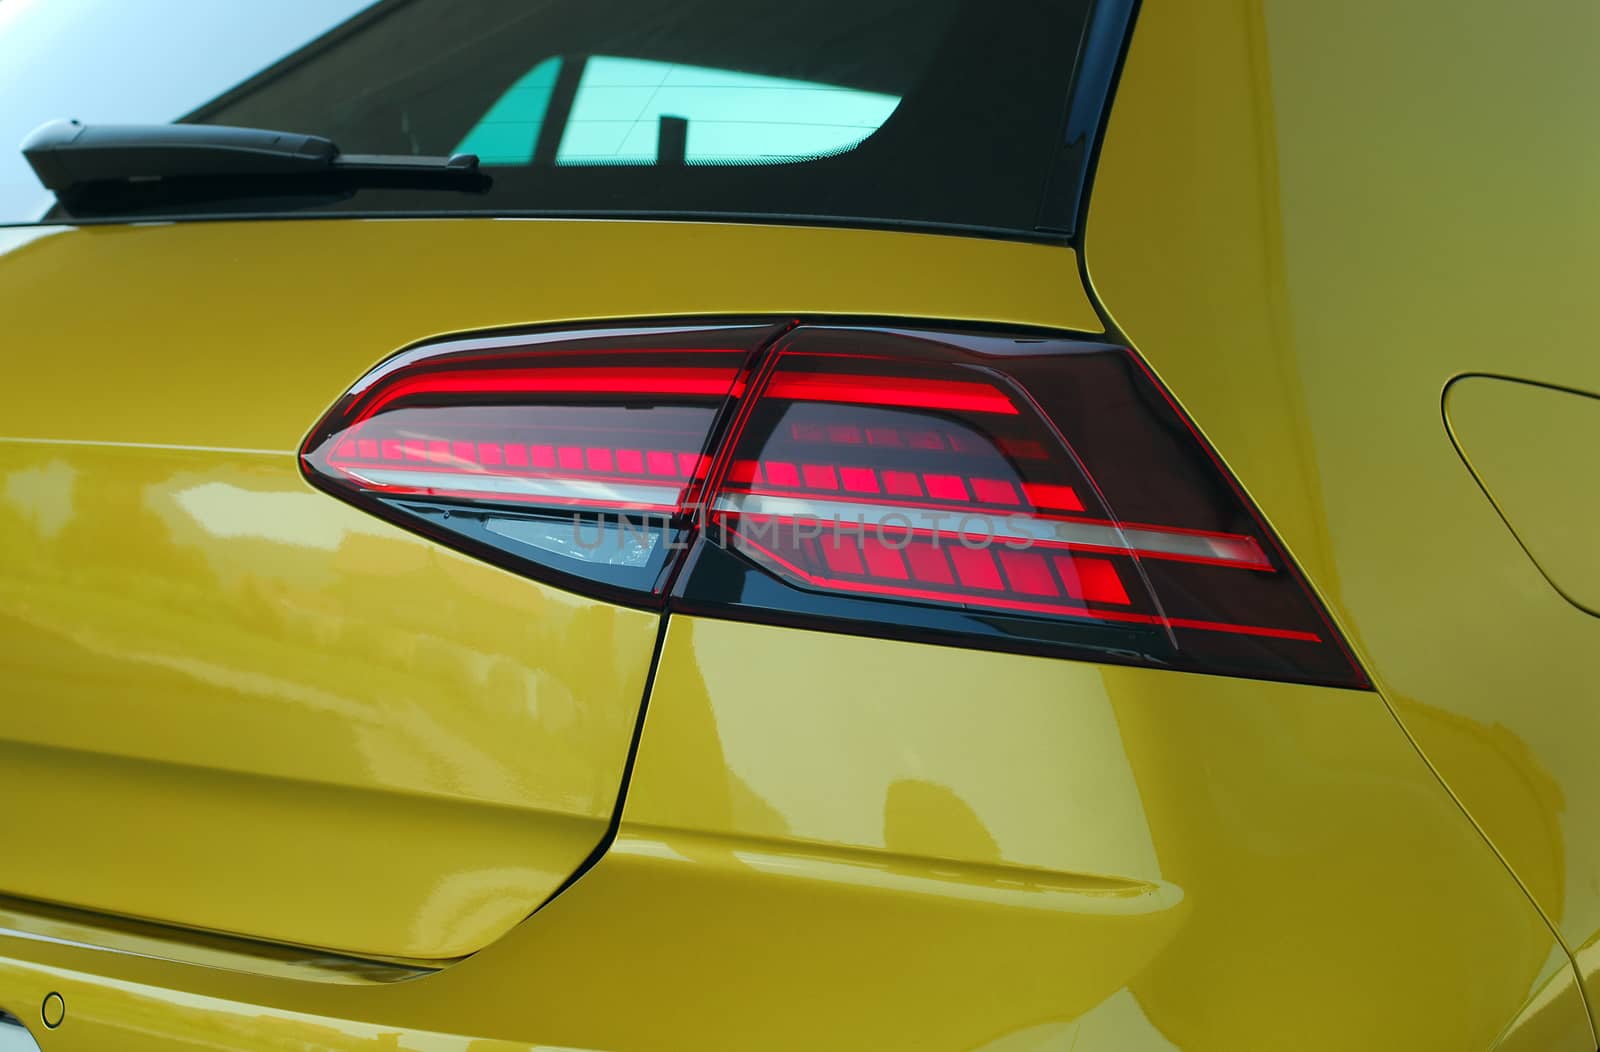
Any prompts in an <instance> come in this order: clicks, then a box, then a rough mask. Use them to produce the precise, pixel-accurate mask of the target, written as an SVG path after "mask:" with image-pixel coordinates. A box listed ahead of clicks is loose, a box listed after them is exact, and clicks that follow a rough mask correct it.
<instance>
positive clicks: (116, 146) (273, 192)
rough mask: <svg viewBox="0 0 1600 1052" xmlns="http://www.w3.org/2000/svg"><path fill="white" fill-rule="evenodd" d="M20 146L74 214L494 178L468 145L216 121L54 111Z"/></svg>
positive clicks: (468, 186) (478, 183)
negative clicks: (360, 138) (419, 147)
mask: <svg viewBox="0 0 1600 1052" xmlns="http://www.w3.org/2000/svg"><path fill="white" fill-rule="evenodd" d="M22 155H23V156H24V157H26V158H27V160H28V164H30V165H31V166H32V167H33V171H34V174H35V175H37V176H38V177H39V181H40V182H42V183H43V184H44V185H45V187H46V188H47V189H49V190H51V191H53V192H54V193H55V195H56V199H57V200H58V201H59V202H60V203H61V205H62V207H63V208H64V209H65V210H66V211H67V212H69V213H71V214H86V213H105V212H126V211H149V210H151V209H162V208H165V207H168V206H188V207H187V208H184V209H183V210H192V208H194V207H196V206H198V207H204V206H207V205H210V204H214V203H217V202H221V201H234V202H239V201H242V200H249V201H250V202H251V203H252V204H260V203H261V201H263V200H279V201H280V202H282V199H283V198H294V197H326V198H330V199H333V200H339V199H342V198H345V197H349V196H350V195H351V194H353V193H355V192H356V191H357V190H361V189H366V188H377V189H386V188H395V189H407V190H419V189H420V190H456V191H461V192H465V193H483V192H484V191H486V190H488V189H489V186H490V184H491V183H492V181H493V180H491V179H490V177H489V176H488V175H487V174H486V173H484V172H482V171H480V170H479V168H478V158H477V156H476V155H474V154H469V153H458V154H454V155H452V156H449V157H410V156H404V155H395V156H390V155H383V154H347V153H343V152H341V151H340V149H339V146H338V144H337V143H335V142H334V141H333V140H332V139H324V138H322V137H320V136H317V135H300V134H297V133H294V132H280V131H269V130H266V129H262V128H231V127H225V126H222V125H214V124H100V125H87V124H83V123H82V122H80V121H51V122H50V123H49V124H46V125H44V126H42V127H40V128H37V129H35V130H34V131H33V133H32V134H30V135H29V136H28V137H27V138H26V139H24V140H23V142H22ZM304 203H306V202H303V201H302V202H300V203H299V204H304ZM285 204H287V205H288V206H289V207H299V204H296V203H293V202H282V203H280V204H279V205H278V207H284V206H285ZM234 207H237V205H235V206H234Z"/></svg>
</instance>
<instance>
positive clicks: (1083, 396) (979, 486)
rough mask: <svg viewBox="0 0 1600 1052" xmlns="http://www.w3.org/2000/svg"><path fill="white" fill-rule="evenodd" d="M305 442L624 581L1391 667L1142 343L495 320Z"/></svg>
mask: <svg viewBox="0 0 1600 1052" xmlns="http://www.w3.org/2000/svg"><path fill="white" fill-rule="evenodd" d="M303 463H304V465H305V468H306V471H307V473H308V476H309V477H310V478H311V479H312V480H313V481H314V482H316V483H317V484H319V485H321V486H323V487H324V488H327V489H329V490H330V491H331V492H334V493H336V494H338V495H340V496H342V497H344V498H346V499H349V500H351V501H353V502H356V503H358V504H361V505H363V506H365V507H368V508H370V509H372V510H374V511H376V512H378V513H379V514H384V515H386V516H387V517H389V518H391V519H399V520H402V521H406V522H408V523H409V524H411V525H413V526H415V527H417V528H421V529H425V530H427V531H428V532H430V533H432V534H433V535H434V536H436V537H438V538H439V539H441V540H443V541H445V542H446V543H451V544H454V545H456V546H458V547H465V548H468V549H470V550H473V551H475V552H477V553H479V554H481V555H484V556H485V557H488V558H491V559H494V560H495V561H499V562H501V563H502V564H505V565H510V566H513V567H514V568H518V569H522V570H524V571H527V572H531V573H535V574H539V575H546V574H551V573H554V574H559V575H560V577H561V581H562V583H565V584H569V585H571V586H574V587H582V588H586V589H588V590H596V589H598V590H600V591H601V592H602V593H603V594H610V595H612V596H613V597H615V598H621V599H624V600H627V601H635V602H645V603H651V604H660V603H662V602H668V603H670V605H671V606H672V607H673V608H675V609H683V610H693V611H696V612H700V613H707V614H714V615H718V616H729V617H738V618H745V619H756V620H766V621H775V622H782V623H800V624H805V625H808V626H815V627H821V628H831V629H836V630H846V631H854V632H860V633H868V634H879V635H892V636H899V637H907V638H916V639H927V640H931V641H942V642H954V643H959V644H961V645H968V646H973V645H976V646H987V647H993V648H999V649H1014V650H1026V651H1039V652H1045V653H1051V654H1061V655H1065V656H1079V657H1087V658H1093V659H1095V660H1103V661H1119V662H1128V663H1139V664H1151V665H1160V666H1166V667H1173V668H1182V669H1189V670H1197V671H1207V672H1217V673H1224V674H1233V675H1247V676H1260V677H1269V678H1282V679H1293V680H1303V681H1310V682H1319V683H1329V684H1337V685H1344V686H1365V685H1366V680H1365V677H1364V676H1363V675H1362V673H1361V671H1360V670H1359V668H1358V667H1357V666H1356V664H1355V662H1354V661H1353V659H1352V658H1351V657H1350V655H1349V654H1348V652H1347V650H1346V649H1345V647H1344V645H1343V643H1342V641H1341V640H1340V639H1339V638H1338V636H1337V634H1336V633H1335V631H1334V630H1333V628H1332V626H1331V625H1330V624H1329V622H1328V621H1327V619H1326V617H1325V616H1324V614H1323V612H1322V610H1321V608H1320V607H1319V606H1318V604H1317V602H1316V600H1315V599H1314V598H1313V596H1312V595H1311V593H1310V592H1309V590H1308V588H1307V587H1306V584H1305V582H1304V581H1303V579H1301V577H1300V576H1299V574H1298V573H1297V572H1296V571H1295V569H1294V568H1293V566H1292V565H1291V564H1290V563H1289V562H1288V560H1287V559H1286V558H1285V556H1284V555H1283V553H1282V551H1281V549H1280V548H1279V546H1278V545H1277V544H1276V542H1275V541H1274V540H1273V538H1272V536H1271V535H1270V533H1269V532H1268V531H1267V529H1266V527H1265V526H1264V524H1263V523H1262V522H1261V521H1260V520H1259V518H1258V517H1257V516H1256V515H1255V514H1254V512H1253V510H1252V509H1251V507H1250V505H1249V504H1248V502H1247V501H1246V500H1245V498H1244V497H1243V495H1242V493H1241V492H1240V491H1239V489H1238V488H1237V486H1236V485H1235V484H1234V483H1233V481H1232V479H1231V477H1230V476H1229V475H1228V473H1227V472H1226V470H1225V469H1224V468H1223V467H1222V465H1221V464H1220V463H1219V462H1218V461H1217V460H1216V458H1215V457H1214V456H1213V455H1212V454H1211V452H1210V450H1209V449H1208V447H1207V446H1206V445H1205V444H1204V442H1203V441H1202V440H1201V439H1200V438H1199V436H1198V435H1197V434H1196V432H1195V431H1194V429H1193V428H1192V427H1191V426H1190V425H1189V423H1188V421H1187V419H1186V418H1185V417H1184V416H1183V415H1182V414H1181V412H1179V411H1178V410H1177V408H1176V407H1175V406H1174V405H1173V403H1172V402H1171V400H1170V399H1169V398H1168V397H1167V396H1166V394H1165V392H1164V391H1163V390H1162V389H1161V387H1160V386H1159V385H1158V384H1157V383H1156V381H1155V380H1154V378H1153V377H1151V376H1150V375H1149V373H1148V372H1147V371H1146V370H1145V369H1144V367H1143V365H1142V363H1141V362H1140V361H1139V359H1138V358H1137V356H1136V355H1134V354H1133V353H1132V352H1131V351H1129V350H1127V349H1126V348H1121V347H1116V346H1111V345H1105V344H1099V343H1092V342H1085V341H1082V340H1077V339H1068V338H1060V337H1041V336H1034V335H986V334H977V333H949V332H929V331H923V330H911V329H886V328H867V327H822V326H816V327H812V326H800V327H793V326H791V327H790V328H789V329H788V330H787V331H785V330H784V329H781V328H780V327H778V326H760V325H744V326H719V327H709V328H673V329H627V330H620V329H619V330H595V331H592V332H583V333H565V334H558V335H553V336H552V335H545V336H532V337H518V338H509V339H508V338H504V337H491V338H485V339H483V340H474V341H465V342H456V343H451V344H445V345H437V346H434V347H431V348H424V349H421V350H418V351H413V352H410V353H408V354H405V355H402V356H400V357H398V358H396V359H394V360H392V361H391V362H390V363H387V364H386V365H385V366H384V367H382V368H380V369H379V370H377V371H376V372H375V373H374V374H372V375H371V376H369V377H367V378H366V379H364V380H363V381H362V382H361V383H359V384H358V385H357V386H356V388H355V389H353V390H352V391H351V392H350V394H348V395H347V396H346V397H345V398H344V399H343V400H342V401H341V402H340V403H339V405H338V406H336V407H335V409H334V410H333V411H332V412H331V413H330V414H329V416H328V418H327V419H326V420H325V421H324V422H323V423H322V424H320V425H319V426H318V428H317V430H316V431H315V432H313V434H312V436H311V438H310V439H308V440H307V443H306V446H305V450H304V457H303ZM669 597H670V598H669Z"/></svg>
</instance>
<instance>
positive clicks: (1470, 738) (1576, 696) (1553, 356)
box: [1085, 0, 1600, 1002]
mask: <svg viewBox="0 0 1600 1052" xmlns="http://www.w3.org/2000/svg"><path fill="white" fill-rule="evenodd" d="M1597 20H1600V9H1596V8H1595V7H1594V6H1593V5H1588V4H1576V3H1560V4H1543V5H1536V6H1535V7H1530V8H1522V9H1518V10H1517V11H1515V12H1511V11H1509V10H1508V9H1506V8H1505V7H1503V6H1501V5H1498V4H1492V3H1486V2H1471V3H1421V4H1404V5H1393V4H1382V3H1376V2H1373V3H1367V2H1358V3H1354V4H1341V5H1314V4H1298V3H1289V2H1287V0H1285V2H1269V3H1265V4H1260V3H1236V4H1223V5H1207V6H1205V7H1204V8H1201V7H1199V6H1193V5H1182V4H1147V5H1145V6H1144V8H1143V10H1142V12H1141V15H1140V22H1139V27H1138V29H1137V31H1136V32H1135V35H1134V41H1133V45H1132V49H1131V52H1130V55H1129V58H1128V62H1127V66H1126V69H1125V72H1124V76H1123V79H1122V84H1121V88H1120V89H1119V93H1118V97H1117V102H1116V105H1115V107H1114V110H1113V113H1112V117H1111V121H1110V125H1109V129H1108V133H1107V140H1106V143H1105V146H1104V148H1103V150H1102V154H1101V159H1100V166H1099V170H1098V174H1097V176H1096V181H1095V190H1094V197H1093V202H1092V206H1091V209H1090V215H1089V222H1088V227H1087V235H1086V249H1085V251H1086V254H1087V255H1086V258H1087V262H1088V270H1089V276H1090V279H1091V280H1092V282H1093V283H1094V286H1095V289H1096V291H1097V292H1098V294H1099V295H1100V297H1101V299H1102V300H1103V301H1104V303H1105V305H1106V307H1107V309H1108V310H1109V311H1110V313H1111V314H1112V316H1113V317H1114V318H1115V319H1116V321H1117V322H1118V324H1119V325H1120V327H1121V328H1123V329H1124V330H1125V331H1126V333H1127V334H1128V336H1129V337H1130V338H1131V339H1132V340H1133V342H1134V343H1135V344H1136V345H1137V346H1138V347H1139V349H1140V350H1141V351H1142V352H1143V353H1144V354H1145V356H1146V357H1147V359H1148V360H1149V361H1150V362H1151V364H1152V366H1153V367H1154V368H1155V369H1156V371H1157V372H1158V373H1160V374H1161V376H1162V377H1163V379H1164V380H1166V381H1167V382H1168V383H1169V384H1171V385H1172V387H1173V389H1174V390H1175V391H1176V392H1177V394H1178V397H1179V398H1180V399H1181V400H1182V401H1183V402H1184V404H1185V407H1186V408H1187V409H1188V410H1189V411H1190V412H1191V413H1192V414H1193V415H1194V417H1195V418H1196V419H1197V420H1198V421H1199V422H1200V424H1201V426H1202V428H1204V429H1205V431H1206V432H1207V434H1208V436H1209V437H1210V438H1211V440H1212V441H1213V442H1214V443H1215V444H1216V446H1217V448H1218V450H1219V451H1220V452H1221V454H1222V455H1223V457H1224V458H1225V459H1226V460H1227V461H1228V463H1229V465H1230V466H1231V467H1232V468H1233V469H1234V471H1235V472H1236V473H1237V474H1238V476H1239V477H1240V479H1241V481H1242V482H1243V484H1244V485H1245V487H1246V488H1247V489H1248V490H1249V491H1250V492H1251V493H1252V495H1253V496H1254V497H1255V498H1256V500H1257V502H1258V503H1259V504H1260V506H1261V507H1262V508H1263V510H1264V511H1265V513H1266V514H1267V516H1268V517H1269V518H1270V519H1271V520H1272V522H1273V524H1274V525H1275V526H1276V527H1277V529H1278V530H1279V532H1280V534H1281V536H1282V537H1283V539H1284V540H1285V542H1286V543H1287V544H1288V546H1289V548H1290V549H1291V550H1292V551H1293V552H1294V553H1295V555H1296V556H1297V558H1298V559H1299V560H1300V561H1301V563H1302V565H1304V566H1305V568H1306V570H1307V572H1308V575H1309V576H1310V578H1311V579H1312V580H1313V581H1314V582H1315V583H1316V584H1317V586H1318V587H1319V588H1320V589H1321V590H1322V592H1323V594H1324V595H1325V596H1326V598H1327V599H1328V601H1329V604H1330V606H1331V607H1332V612H1333V614H1334V616H1335V617H1336V618H1337V619H1338V620H1339V621H1340V622H1341V624H1342V625H1343V626H1344V628H1345V629H1346V631H1347V633H1348V634H1349V637H1350V639H1351V642H1352V643H1353V645H1354V646H1355V647H1356V648H1357V650H1358V651H1359V652H1360V654H1361V656H1362V657H1363V659H1364V660H1365V662H1366V663H1367V667H1368V670H1369V671H1370V672H1372V673H1373V675H1374V677H1375V679H1376V680H1377V682H1378V684H1379V686H1380V688H1381V690H1382V692H1383V696H1384V697H1385V698H1386V699H1387V701H1388V702H1389V703H1390V705H1391V706H1392V708H1393V710H1394V711H1395V713H1396V714H1397V716H1398V717H1399V719H1400V720H1401V722H1402V724H1403V725H1404V727H1405V729H1406V730H1407V732H1408V733H1409V734H1410V735H1411V736H1412V737H1413V739H1414V740H1415V742H1416V743H1417V745H1418V746H1419V747H1420V748H1421V750H1422V751H1423V753H1424V754H1425V755H1426V757H1427V759H1428V761H1429V763H1430V764H1432V765H1433V766H1434V767H1435V768H1436V769H1437V771H1438V772H1439V774H1440V776H1441V777H1442V778H1443V780H1444V782H1445V783H1446V784H1447V785H1448V786H1449V788H1450V789H1451V790H1452V791H1453V793H1454V794H1455V795H1456V796H1457V797H1458V798H1459V800H1460V801H1461V803H1462V804H1463V805H1464V806H1465V807H1466V809H1467V810H1468V812H1470V814H1471V815H1472V817H1473V819H1474V820H1475V821H1476V822H1477V823H1478V824H1479V825H1481V827H1482V828H1483V830H1484V832H1485V833H1486V834H1487V835H1488V837H1489V839H1490V841H1491V842H1492V843H1493V845H1494V847H1495V848H1496V849H1497V850H1498V851H1499V852H1500V853H1501V854H1502V855H1503V857H1504V858H1505V860H1506V862H1507V863H1508V864H1509V866H1510V867H1511V869H1512V870H1513V871H1514V872H1515V873H1516V875H1517V877H1518V878H1519V879H1520V880H1521V882H1522V883H1523V884H1524V885H1525V886H1526V888H1527V890H1528V891H1529V893H1530V894H1531V895H1532V897H1533V899H1534V900H1535V901H1536V902H1537V903H1538V905H1539V907H1540V909H1541V910H1542V911H1543V912H1544V913H1545V915H1546V916H1548V917H1549V919H1550V920H1551V921H1552V922H1553V923H1554V924H1555V925H1556V926H1557V928H1558V929H1559V931H1560V933H1561V935H1562V936H1563V938H1564V940H1565V942H1566V944H1567V946H1568V947H1569V948H1570V949H1571V950H1572V951H1574V953H1575V954H1576V956H1577V959H1578V962H1579V964H1580V966H1582V968H1583V969H1584V971H1585V972H1586V973H1587V974H1588V975H1590V976H1591V980H1592V978H1593V977H1594V976H1596V974H1597V972H1600V952H1597V951H1596V949H1595V947H1596V944H1597V943H1600V765H1597V764H1596V763H1595V762H1594V755H1595V749H1596V748H1597V747H1600V704H1597V702H1600V678H1597V677H1596V675H1595V671H1594V660H1593V655H1594V652H1595V647H1596V645H1597V644H1600V622H1597V621H1596V619H1595V618H1594V617H1592V616H1590V615H1588V614H1586V613H1584V612H1583V611H1582V610H1580V609H1578V608H1577V607H1575V606H1573V605H1572V604H1571V603H1568V602H1567V601H1566V600H1565V599H1563V598H1562V597H1561V595H1560V594H1558V593H1557V592H1556V591H1555V590H1554V589H1553V588H1551V587H1550V585H1549V583H1548V582H1547V581H1546V580H1545V579H1544V577H1543V575H1542V574H1541V573H1540V572H1539V569H1538V567H1536V566H1535V565H1534V563H1533V562H1532V561H1531V560H1530V559H1529V558H1528V557H1527V555H1526V554H1525V553H1524V552H1523V550H1522V548H1521V546H1520V545H1519V544H1518V542H1517V539H1516V537H1515V536H1514V535H1513V534H1512V533H1511V531H1510V530H1508V529H1507V528H1506V525H1505V523H1504V522H1502V521H1501V518H1500V516H1499V515H1498V514H1497V513H1496V511H1495V508H1494V507H1493V505H1492V504H1491V503H1490V502H1489V501H1488V500H1487V499H1486V498H1485V496H1484V493H1483V491H1482V490H1481V489H1480V488H1479V486H1478V485H1477V483H1476V482H1475V481H1474V479H1473V477H1472V475H1471V473H1470V472H1469V471H1468V470H1467V469H1466V467H1465V466H1464V465H1463V464H1462V462H1461V459H1460V457H1459V456H1458V455H1457V454H1456V451H1455V449H1454V447H1453V445H1452V443H1451V441H1450V436H1449V434H1448V433H1447V431H1446V429H1445V426H1444V419H1443V412H1442V406H1441V402H1442V400H1443V396H1444V391H1445V388H1446V385H1447V384H1449V382H1450V381H1451V379H1452V377H1454V376H1457V375H1460V374H1464V373H1478V372H1481V373H1490V374H1499V375H1505V376H1511V377H1516V378H1520V379H1526V380H1531V381H1537V382H1542V383H1547V384H1553V385H1557V386H1565V387H1571V388H1576V389H1580V390H1589V391H1594V390H1600V355H1596V354H1595V353H1593V351H1592V346H1593V342H1594V334H1595V332H1596V331H1600V298H1596V297H1595V296H1594V294H1593V289H1592V286H1593V279H1594V275H1595V274H1596V273H1600V199H1597V198H1596V196H1595V194H1594V178H1593V177H1594V173H1595V172H1596V170H1597V166H1600V140H1596V139H1595V137H1594V136H1592V135H1589V134H1587V133H1585V132H1580V131H1579V129H1583V128H1586V127H1587V126H1588V125H1589V123H1590V121H1591V117H1592V114H1591V107H1590V100H1592V99H1593V98H1594V97H1595V96H1596V93H1597V91H1600V66H1597V65H1596V64H1595V62H1594V61H1593V45H1594V41H1595V40H1596V39H1597V35H1600V21H1597ZM1511 70H1524V71H1528V72H1527V75H1511V74H1510V73H1509V72H1508V71H1511ZM1357 71H1359V75H1357ZM1486 136H1487V137H1489V138H1492V139H1493V141H1494V146H1493V148H1492V149H1488V150H1486V149H1485V145H1484V144H1485V142H1486V141H1487V140H1486ZM1550 452H1551V455H1553V456H1555V457H1557V458H1559V459H1558V460H1557V461H1556V462H1555V463H1552V464H1548V465H1545V466H1544V468H1543V470H1544V471H1545V472H1547V473H1548V477H1551V478H1565V479H1568V480H1572V481H1573V482H1574V483H1576V484H1577V485H1578V487H1579V491H1578V492H1577V493H1575V494H1574V495H1573V496H1572V497H1571V501H1572V503H1571V504H1569V507H1579V508H1581V510H1582V513H1583V515H1584V518H1585V521H1593V520H1594V518H1595V516H1596V515H1597V514H1600V491H1597V490H1596V489H1594V487H1592V486H1590V487H1587V488H1586V489H1584V488H1582V486H1581V483H1578V482H1577V480H1581V479H1583V478H1585V477H1589V476H1588V473H1587V472H1588V469H1587V467H1586V465H1587V463H1588V461H1589V460H1590V459H1592V449H1589V448H1582V447H1580V448H1559V447H1557V448H1553V449H1552V450H1551V451H1550ZM1592 534H1593V531H1592V530H1591V531H1590V535H1591V536H1592ZM1579 557H1580V558H1585V557H1586V558H1587V559H1588V560H1589V561H1590V562H1591V563H1592V562H1593V561H1594V560H1596V559H1600V547H1591V548H1589V549H1588V551H1587V553H1586V556H1585V554H1584V553H1582V552H1580V553H1579ZM1594 993H1595V989H1594V987H1593V985H1592V982H1591V989H1590V994H1591V998H1590V1000H1591V1002H1593V1001H1594V1000H1595V998H1594V996H1593V995H1594Z"/></svg>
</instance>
